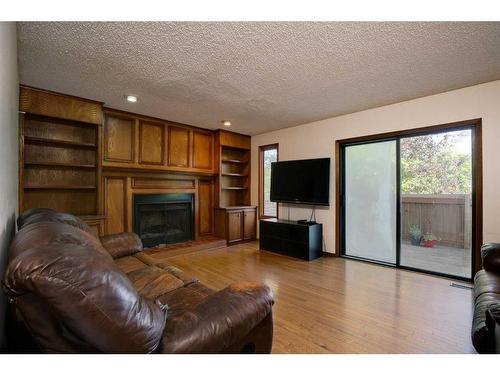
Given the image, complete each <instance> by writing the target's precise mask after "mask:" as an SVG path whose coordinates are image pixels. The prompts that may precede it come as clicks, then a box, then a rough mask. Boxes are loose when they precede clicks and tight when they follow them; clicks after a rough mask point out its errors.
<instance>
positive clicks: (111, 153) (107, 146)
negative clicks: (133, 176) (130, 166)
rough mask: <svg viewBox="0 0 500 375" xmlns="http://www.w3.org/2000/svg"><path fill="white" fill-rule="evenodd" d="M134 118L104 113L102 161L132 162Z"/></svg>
mask: <svg viewBox="0 0 500 375" xmlns="http://www.w3.org/2000/svg"><path fill="white" fill-rule="evenodd" d="M134 127H135V120H134V119H133V118H128V117H118V116H116V115H111V114H106V120H105V122H104V161H117V162H122V163H123V162H124V163H133V162H134V156H135V129H134Z"/></svg>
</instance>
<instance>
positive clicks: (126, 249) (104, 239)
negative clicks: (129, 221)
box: [100, 232, 142, 259]
mask: <svg viewBox="0 0 500 375" xmlns="http://www.w3.org/2000/svg"><path fill="white" fill-rule="evenodd" d="M100 240H101V244H102V246H103V247H104V248H105V249H106V250H107V251H108V253H109V254H110V255H111V256H112V257H113V258H114V259H117V258H121V257H124V256H127V255H133V254H135V253H138V252H139V251H142V242H141V239H140V238H139V236H138V235H137V234H135V233H132V232H123V233H116V234H108V235H106V236H101V237H100Z"/></svg>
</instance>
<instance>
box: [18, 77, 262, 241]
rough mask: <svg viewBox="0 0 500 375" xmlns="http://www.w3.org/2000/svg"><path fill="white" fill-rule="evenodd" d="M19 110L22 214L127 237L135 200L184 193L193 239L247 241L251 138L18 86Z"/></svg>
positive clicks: (251, 217)
mask: <svg viewBox="0 0 500 375" xmlns="http://www.w3.org/2000/svg"><path fill="white" fill-rule="evenodd" d="M19 108H20V114H19V121H20V122H19V123H20V126H19V134H20V137H19V170H20V178H19V210H20V211H21V212H22V211H24V210H26V209H29V208H34V207H49V208H53V209H55V210H57V211H62V212H68V213H72V214H75V215H78V216H80V217H81V218H82V219H83V220H85V221H86V222H87V223H88V224H89V225H90V226H91V228H92V229H93V230H94V231H95V232H96V233H98V234H100V235H102V234H111V233H117V232H123V231H132V230H133V207H132V204H133V196H134V194H168V193H174V194H179V193H188V194H193V195H194V199H195V200H194V202H195V204H194V207H195V208H194V211H195V212H194V225H195V237H196V238H198V237H200V236H206V235H213V234H214V233H215V234H217V235H220V236H222V237H224V238H226V240H227V242H228V243H230V244H233V243H238V242H241V241H245V240H251V239H254V238H255V227H256V216H257V214H256V207H255V206H251V205H250V137H248V136H244V135H241V134H236V133H232V132H228V131H224V130H221V131H215V132H214V131H210V130H206V129H201V128H196V127H193V126H189V125H184V124H179V123H174V122H170V121H166V120H161V119H157V118H153V117H147V116H142V115H137V114H133V113H129V112H123V111H119V110H114V109H111V108H104V107H103V104H102V103H99V102H96V101H92V100H87V99H82V98H77V97H73V96H68V95H63V94H59V93H54V92H50V91H46V90H41V89H34V88H30V87H25V86H21V89H20V104H19Z"/></svg>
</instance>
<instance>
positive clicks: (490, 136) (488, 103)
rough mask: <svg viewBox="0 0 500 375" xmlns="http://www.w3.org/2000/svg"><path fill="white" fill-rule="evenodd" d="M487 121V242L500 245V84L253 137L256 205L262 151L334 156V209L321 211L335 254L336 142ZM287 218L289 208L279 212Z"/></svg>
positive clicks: (306, 211) (284, 156) (304, 213)
mask: <svg viewBox="0 0 500 375" xmlns="http://www.w3.org/2000/svg"><path fill="white" fill-rule="evenodd" d="M473 118H482V125H483V241H485V242H486V241H497V242H500V224H499V215H500V194H499V191H500V81H493V82H489V83H485V84H481V85H477V86H471V87H467V88H464V89H460V90H454V91H449V92H446V93H442V94H437V95H432V96H427V97H424V98H420V99H414V100H409V101H406V102H401V103H397V104H392V105H388V106H384V107H379V108H374V109H369V110H366V111H361V112H356V113H352V114H349V115H344V116H338V117H333V118H329V119H326V120H321V121H317V122H313V123H309V124H304V125H300V126H296V127H293V128H287V129H283V130H277V131H274V132H270V133H265V134H260V135H256V136H253V137H252V165H253V166H255V167H254V168H252V203H253V204H258V181H259V179H258V167H257V166H258V147H259V146H260V145H266V144H270V143H279V159H280V160H291V159H304V158H318V157H331V158H332V169H331V176H332V177H331V184H330V201H331V204H330V207H329V208H327V209H318V210H317V213H316V218H317V221H318V222H320V223H323V235H324V237H325V240H326V251H328V252H332V253H334V252H335V242H334V231H335V205H336V204H337V202H335V190H334V189H335V181H334V177H335V176H334V165H333V164H334V160H335V159H334V149H335V141H336V140H338V139H345V138H351V137H357V136H363V135H369V134H378V133H385V132H389V131H395V130H402V129H411V128H418V127H424V126H431V125H439V124H444V123H449V122H454V121H460V120H469V119H473ZM309 215H310V208H302V207H299V206H293V207H292V209H291V213H290V218H291V219H292V220H294V219H302V218H308V217H309ZM280 217H281V218H287V208H286V207H284V208H282V209H281V210H280Z"/></svg>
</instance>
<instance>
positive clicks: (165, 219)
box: [134, 194, 194, 247]
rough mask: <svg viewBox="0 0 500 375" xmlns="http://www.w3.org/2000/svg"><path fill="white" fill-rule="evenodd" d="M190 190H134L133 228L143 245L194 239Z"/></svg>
mask: <svg viewBox="0 0 500 375" xmlns="http://www.w3.org/2000/svg"><path fill="white" fill-rule="evenodd" d="M193 228H194V195H193V194H134V232H135V233H137V235H138V236H139V237H140V238H141V240H142V244H143V246H144V247H155V246H163V245H168V244H173V243H178V242H186V241H190V240H193V239H194V230H193Z"/></svg>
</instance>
